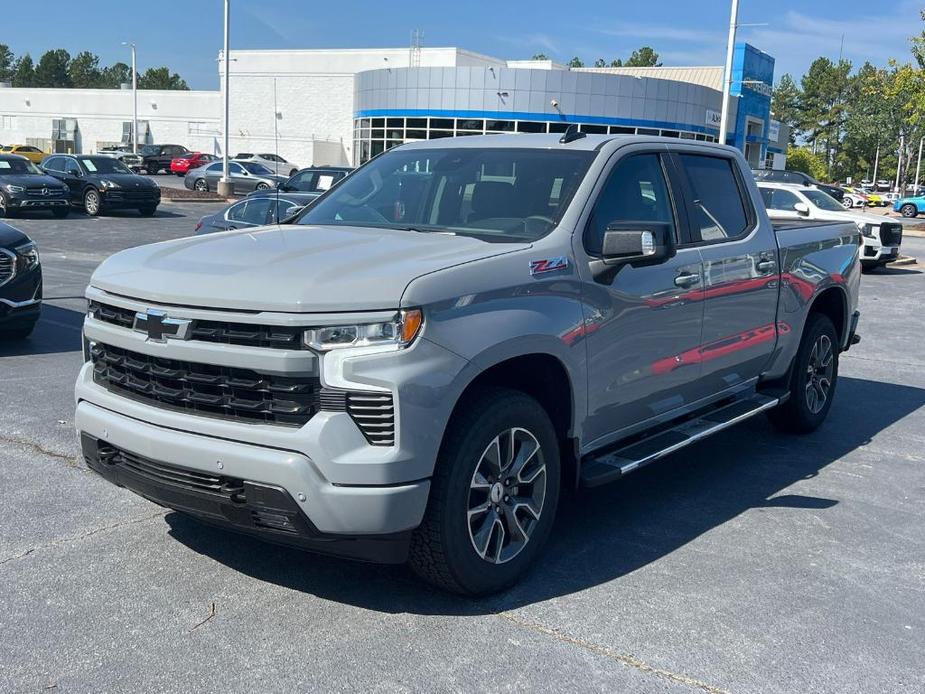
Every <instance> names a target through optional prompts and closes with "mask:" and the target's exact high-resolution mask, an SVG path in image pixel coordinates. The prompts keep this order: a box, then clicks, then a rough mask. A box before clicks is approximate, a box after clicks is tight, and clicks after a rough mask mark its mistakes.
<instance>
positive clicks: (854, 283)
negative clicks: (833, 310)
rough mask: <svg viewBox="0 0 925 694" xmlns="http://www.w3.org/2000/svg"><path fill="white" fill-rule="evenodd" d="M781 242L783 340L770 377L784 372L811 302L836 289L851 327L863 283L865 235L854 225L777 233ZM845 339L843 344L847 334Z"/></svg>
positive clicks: (781, 230)
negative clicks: (863, 243) (862, 251)
mask: <svg viewBox="0 0 925 694" xmlns="http://www.w3.org/2000/svg"><path fill="white" fill-rule="evenodd" d="M777 238H778V243H779V244H780V268H781V278H780V279H781V292H780V303H779V306H778V313H777V321H778V328H779V339H778V345H777V349H776V350H775V353H774V356H773V358H772V362H771V367H770V369H769V370H768V371H767V373H766V374H765V377H766V378H768V379H774V378H779V377H781V376H783V375H785V374H786V372H787V369H788V368H789V366H790V362H791V361H792V360H793V357H794V355H795V354H796V352H797V349H798V347H799V345H800V338H801V336H802V334H803V328H804V326H805V324H806V318H807V316H808V315H809V311H810V308H811V307H812V305H813V302H814V301H815V300H816V299H817V298H818V297H819V296H820V295H821V294H822V293H823V292H825V291H827V290H828V289H831V288H835V289H837V290H838V291H839V292H840V293H841V295H842V297H843V300H844V302H845V316H846V321H845V323H846V326H847V325H848V323H849V320H848V319H850V316H851V314H852V313H853V312H854V311H855V310H857V305H858V292H859V289H860V285H861V263H860V239H861V236H860V232H859V231H858V228H857V226H856V225H854V224H852V223H850V222H846V223H837V224H823V225H818V226H797V227H793V228H788V229H778V230H777ZM846 329H847V328H846ZM841 338H842V340H843V341H844V339H845V338H846V335H845V334H843V335H842V336H841Z"/></svg>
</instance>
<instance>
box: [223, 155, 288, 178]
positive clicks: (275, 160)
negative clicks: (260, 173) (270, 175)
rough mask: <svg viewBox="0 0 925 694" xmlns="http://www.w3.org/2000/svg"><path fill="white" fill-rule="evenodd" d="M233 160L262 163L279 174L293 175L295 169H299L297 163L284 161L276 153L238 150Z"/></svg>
mask: <svg viewBox="0 0 925 694" xmlns="http://www.w3.org/2000/svg"><path fill="white" fill-rule="evenodd" d="M234 160H235V161H240V162H245V161H250V162H254V163H255V164H262V165H263V166H265V167H267V168H268V169H270V171H273V172H274V173H277V174H279V175H280V176H293V175H295V173H296V171H298V170H299V168H300V167H299V165H298V164H293V163H292V162H291V161H286V160H285V159H283V158H282V157H281V156H279V155H278V154H270V153H264V154H254V153H253V152H239V153H238V154H236V155H235V157H234Z"/></svg>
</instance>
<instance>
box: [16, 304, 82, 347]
mask: <svg viewBox="0 0 925 694" xmlns="http://www.w3.org/2000/svg"><path fill="white" fill-rule="evenodd" d="M68 298H71V297H68ZM77 298H80V299H81V300H82V297H77ZM83 322H84V312H83V311H75V310H74V309H70V308H64V307H62V306H55V305H54V304H49V303H43V304H42V316H41V318H39V322H38V325H36V326H35V330H34V331H33V332H32V335H30V336H29V337H27V338H26V339H24V340H10V341H0V357H19V356H25V355H29V354H61V353H64V352H79V351H80V350H81V338H80V331H81V328H82V327H83Z"/></svg>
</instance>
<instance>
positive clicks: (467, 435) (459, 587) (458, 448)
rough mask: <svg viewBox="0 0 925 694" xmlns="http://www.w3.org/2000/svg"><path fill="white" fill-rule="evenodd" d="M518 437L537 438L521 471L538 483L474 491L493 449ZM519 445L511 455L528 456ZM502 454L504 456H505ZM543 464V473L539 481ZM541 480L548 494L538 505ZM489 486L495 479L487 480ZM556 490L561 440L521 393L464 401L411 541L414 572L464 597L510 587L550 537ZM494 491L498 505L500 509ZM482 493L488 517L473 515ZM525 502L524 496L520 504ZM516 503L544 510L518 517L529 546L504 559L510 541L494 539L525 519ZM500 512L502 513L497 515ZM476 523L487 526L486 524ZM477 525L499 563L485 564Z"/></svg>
mask: <svg viewBox="0 0 925 694" xmlns="http://www.w3.org/2000/svg"><path fill="white" fill-rule="evenodd" d="M515 430H516V431H518V432H523V433H524V434H528V435H530V436H532V444H531V445H535V444H538V445H539V448H538V452H537V454H535V455H533V456H531V457H530V458H529V459H530V460H531V462H530V463H529V464H528V465H527V466H525V467H524V470H525V471H526V473H524V474H526V475H528V476H529V475H530V474H535V475H536V477H535V478H534V481H533V482H532V483H531V482H528V481H523V480H521V481H520V482H519V483H518V481H517V480H518V478H519V474H518V475H515V477H514V478H513V483H512V484H508V483H510V482H511V480H512V478H507V479H504V477H503V475H504V473H503V472H502V476H500V477H499V478H498V479H496V480H495V481H494V482H492V483H491V484H490V485H484V486H485V491H484V492H478V491H474V489H475V487H474V486H473V485H475V484H476V482H475V473H476V470H477V469H482V468H480V466H481V465H482V464H483V463H484V461H486V460H487V458H486V455H487V454H488V451H489V448H490V447H491V444H492V443H494V440H495V439H496V438H499V439H500V437H501V435H502V434H504V433H510V432H511V431H515ZM518 435H520V434H518ZM505 441H508V439H507V438H505ZM522 445H526V444H523V443H520V442H518V443H517V444H514V443H512V444H511V446H510V449H511V450H518V451H520V450H524V449H522V448H520V446H522ZM505 448H506V449H507V446H505ZM498 451H499V454H500V453H501V448H499V449H498ZM502 457H505V456H504V455H502ZM512 457H513V455H512ZM544 464H545V469H544V472H540V473H537V470H538V469H541V467H542V465H544ZM528 468H530V469H528ZM507 474H513V473H511V472H508V473H507ZM541 476H542V481H543V489H542V496H541V498H540V501H539V503H538V504H537V502H536V498H537V497H536V494H537V491H538V489H539V481H540V479H541ZM487 479H489V480H491V479H492V477H491V476H490V475H489V476H487ZM502 482H503V484H502ZM519 485H522V486H519ZM496 487H499V488H500V489H499V490H496V489H495V488H496ZM559 487H560V463H559V446H558V440H557V437H556V432H555V429H554V428H553V425H552V422H551V421H550V419H549V415H547V414H546V411H545V410H544V409H543V408H542V406H540V404H539V403H538V402H537V401H536V400H534V399H533V398H531V397H529V396H527V395H524V394H523V393H521V392H519V391H516V390H509V389H504V388H486V389H484V390H481V391H479V392H478V393H476V394H474V395H473V396H472V397H470V398H467V402H466V403H464V406H463V407H461V408H460V409H459V411H458V413H457V414H456V415H455V416H454V418H453V420H452V421H451V422H450V424H449V426H448V428H447V432H446V435H445V437H444V441H443V445H442V446H441V449H440V453H439V455H438V460H437V465H436V468H435V470H434V476H433V478H432V480H431V486H430V498H429V499H428V504H427V510H426V512H425V514H424V521H423V522H422V523H421V525H420V526H419V527H418V528H417V529H416V530H415V531H414V534H413V536H412V540H411V551H410V556H409V561H410V564H411V568H412V569H413V570H414V571H415V572H416V573H417V574H418V575H419V576H421V577H422V578H424V579H425V580H426V581H428V582H430V583H433V584H434V585H436V586H438V587H440V588H443V589H445V590H448V591H451V592H454V593H461V594H464V595H486V594H489V593H494V592H497V591H499V590H503V589H504V588H507V587H509V586H511V585H513V584H514V583H515V582H516V581H517V580H518V579H519V578H520V577H521V576H522V575H523V574H524V573H525V572H526V571H527V569H528V568H529V567H530V565H531V564H532V563H533V561H534V560H535V559H536V558H537V556H538V555H539V554H540V552H541V551H542V549H543V546H544V545H545V543H546V540H547V539H548V537H549V532H550V530H551V529H552V524H553V520H554V518H555V513H556V506H557V505H558V502H559ZM496 491H497V492H498V497H499V498H500V499H501V501H497V502H496V500H495V496H494V494H495V492H496ZM508 492H510V496H508ZM479 493H484V495H485V496H484V497H483V498H484V499H485V502H484V504H477V505H480V506H487V508H488V510H486V511H481V512H480V513H484V514H485V515H484V516H481V515H473V514H472V513H470V510H472V506H471V505H472V503H473V495H474V494H479ZM520 494H522V496H517V495H520ZM517 499H521V500H523V499H530V500H531V503H532V505H533V507H534V508H535V507H536V506H539V514H538V515H539V518H538V519H535V516H534V515H533V514H530V518H525V517H524V516H521V517H520V518H519V519H517V520H516V521H515V522H516V523H517V525H518V527H519V528H523V527H526V528H528V529H529V530H527V531H524V535H522V536H521V537H524V536H526V537H527V539H526V541H524V542H522V543H512V544H511V546H510V547H508V551H509V552H513V554H511V556H510V558H506V559H505V558H503V557H502V553H503V552H504V550H503V549H502V548H501V546H502V545H503V543H504V542H505V541H506V539H507V536H506V531H505V534H504V535H499V534H497V533H495V523H500V524H501V527H502V530H504V529H505V528H506V527H509V524H510V518H511V517H512V516H513V517H515V518H516V517H517V516H516V514H517V513H523V508H524V507H523V505H522V504H516V503H515V502H516V500H517ZM494 504H497V505H494ZM493 505H494V506H493ZM502 506H503V507H504V510H503V513H502V514H499V513H497V511H498V510H499V509H500V508H501V507H502ZM518 506H520V507H521V508H520V509H519V510H518V508H517V507H518ZM512 508H513V509H514V510H513V511H512V510H511V509H512ZM479 518H482V522H481V524H480V523H479ZM492 519H494V520H492ZM521 521H524V522H523V523H522V522H521ZM473 523H474V524H476V525H480V527H481V528H482V529H484V528H485V527H486V524H487V525H489V526H490V530H489V532H488V533H487V535H485V537H487V540H486V541H485V550H486V552H485V554H486V555H487V554H488V552H489V551H492V552H493V553H494V554H495V557H494V559H490V558H487V556H486V557H483V556H482V555H481V554H480V553H479V552H478V551H477V550H476V545H475V543H476V538H475V535H478V532H476V531H475V530H473V527H472V524H473ZM499 537H500V539H498V538H499ZM511 537H512V538H513V537H514V535H513V534H512V535H511ZM493 538H494V541H493ZM494 548H497V551H496V552H495V551H493V550H494ZM499 560H500V561H499Z"/></svg>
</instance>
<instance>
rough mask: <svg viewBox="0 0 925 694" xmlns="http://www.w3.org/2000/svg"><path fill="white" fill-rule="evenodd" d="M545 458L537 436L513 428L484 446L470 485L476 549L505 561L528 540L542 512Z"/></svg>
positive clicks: (491, 559) (469, 515) (469, 512)
mask: <svg viewBox="0 0 925 694" xmlns="http://www.w3.org/2000/svg"><path fill="white" fill-rule="evenodd" d="M545 498H546V462H545V460H544V457H543V451H542V448H541V446H540V443H539V441H538V440H537V438H536V436H534V435H533V434H532V433H531V432H529V431H527V430H526V429H522V428H519V427H515V428H512V429H508V430H506V431H503V432H501V433H500V434H498V435H497V436H496V437H495V438H494V439H493V440H492V441H491V443H489V444H488V446H487V447H486V448H485V450H484V452H483V453H482V456H481V458H480V459H479V462H478V464H477V465H476V466H475V472H474V473H473V474H472V480H471V482H470V485H469V501H468V510H467V526H468V528H469V539H470V540H471V541H472V547H473V548H474V549H475V551H476V553H477V554H478V555H479V557H481V558H482V559H484V560H485V561H487V562H489V563H492V564H504V563H506V562H508V561H510V560H512V559H513V558H514V557H516V556H517V555H518V554H520V553H521V552H522V551H523V550H524V548H525V547H526V546H527V544H528V543H529V542H530V536H531V534H532V533H533V531H534V530H535V528H536V526H537V523H538V522H539V519H540V516H541V515H542V513H543V502H544V500H545Z"/></svg>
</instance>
